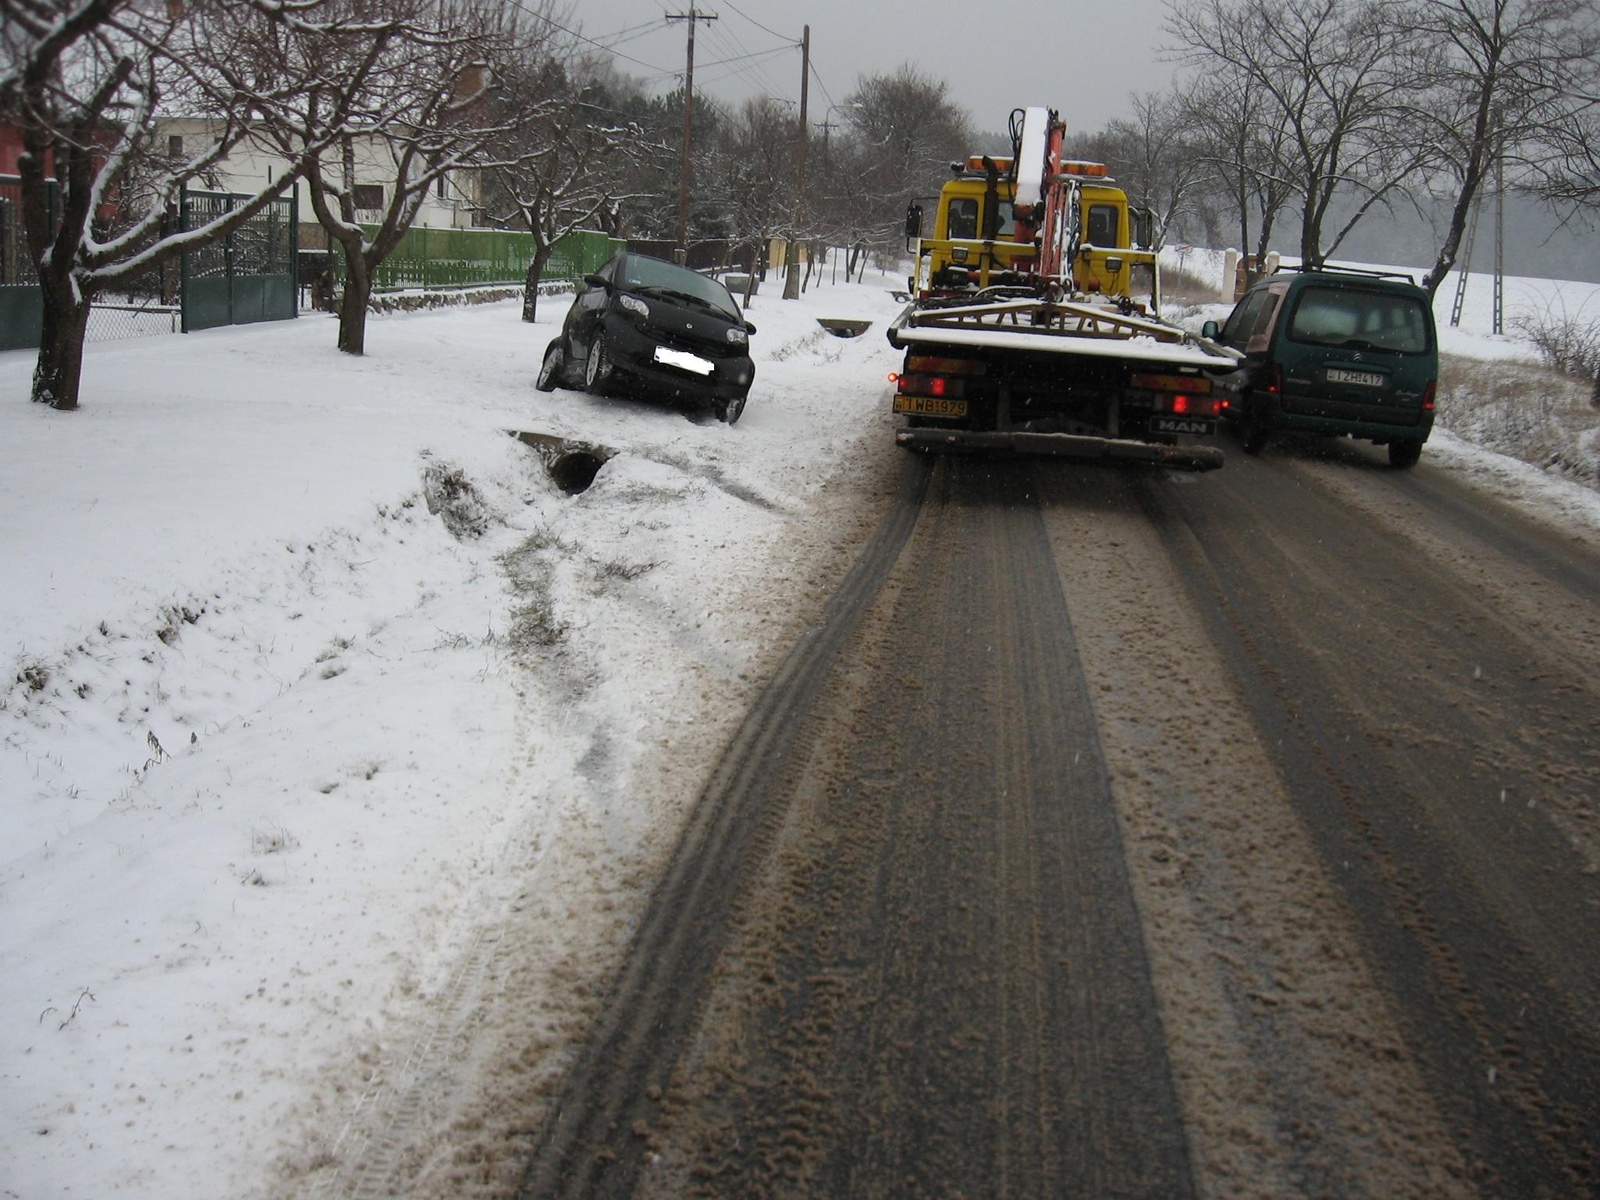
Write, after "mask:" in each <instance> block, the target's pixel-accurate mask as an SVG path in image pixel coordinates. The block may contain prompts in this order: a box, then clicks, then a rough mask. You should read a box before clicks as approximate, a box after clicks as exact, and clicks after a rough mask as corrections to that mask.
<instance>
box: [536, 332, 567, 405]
mask: <svg viewBox="0 0 1600 1200" xmlns="http://www.w3.org/2000/svg"><path fill="white" fill-rule="evenodd" d="M565 365H566V355H565V354H564V353H563V352H562V350H561V339H560V338H557V339H556V340H555V341H553V342H551V343H550V345H549V346H548V347H547V348H546V349H545V352H544V362H543V363H541V364H540V366H539V378H538V379H536V380H534V384H533V386H534V387H536V388H538V389H539V390H540V391H541V392H553V391H555V390H556V384H558V383H560V382H561V370H562V368H563V367H564V366H565Z"/></svg>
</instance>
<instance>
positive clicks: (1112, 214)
mask: <svg viewBox="0 0 1600 1200" xmlns="http://www.w3.org/2000/svg"><path fill="white" fill-rule="evenodd" d="M1117 225H1118V221H1117V207H1116V205H1114V204H1091V205H1090V206H1089V223H1088V226H1087V228H1086V230H1085V232H1086V234H1087V240H1088V241H1089V243H1090V244H1091V245H1094V246H1120V245H1121V244H1122V242H1121V239H1119V238H1118V237H1117Z"/></svg>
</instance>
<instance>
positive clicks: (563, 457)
mask: <svg viewBox="0 0 1600 1200" xmlns="http://www.w3.org/2000/svg"><path fill="white" fill-rule="evenodd" d="M605 463H606V460H605V459H603V458H601V457H600V456H599V455H598V454H590V453H589V452H588V451H587V450H574V451H572V452H570V453H568V454H557V455H555V456H554V457H553V458H551V459H550V460H549V462H548V463H547V464H546V466H547V468H548V469H549V471H550V478H551V479H553V480H555V482H556V486H557V487H558V488H560V489H561V490H562V491H563V492H565V493H567V495H569V496H575V495H577V494H578V493H579V492H583V491H587V490H588V489H589V485H590V484H591V483H593V482H594V477H595V476H596V475H598V474H599V473H600V468H601V467H603V466H605Z"/></svg>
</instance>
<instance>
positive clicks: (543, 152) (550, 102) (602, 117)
mask: <svg viewBox="0 0 1600 1200" xmlns="http://www.w3.org/2000/svg"><path fill="white" fill-rule="evenodd" d="M578 69H579V71H580V72H581V71H582V70H583V67H582V65H581V64H580V65H579V68H578ZM600 99H601V97H600V96H599V94H598V89H597V88H595V87H593V86H591V85H590V84H588V83H586V82H583V79H582V76H581V75H580V77H579V78H577V79H575V78H573V75H572V73H571V72H570V71H569V68H568V65H567V64H565V63H564V62H563V61H561V60H560V59H558V58H556V57H554V56H552V55H549V54H545V53H542V52H541V51H540V50H539V49H538V48H534V49H532V50H525V51H524V52H523V53H522V55H521V56H520V57H519V60H518V61H516V62H515V63H512V64H509V65H508V66H507V68H506V69H505V70H504V71H502V73H501V79H500V86H499V87H498V88H497V89H496V92H495V95H494V98H493V106H494V108H495V110H496V112H497V114H503V115H505V116H508V117H511V118H512V121H511V122H510V123H509V124H508V127H507V128H506V129H505V130H504V132H502V133H500V134H498V135H497V136H496V138H495V139H494V140H493V141H492V142H491V143H490V146H489V152H490V155H491V157H492V158H493V159H494V160H496V165H494V166H492V167H490V168H489V169H488V171H487V175H488V182H489V188H488V215H489V218H490V220H491V221H492V222H493V223H494V224H497V225H502V224H504V225H516V226H519V227H521V228H524V229H526V230H528V231H529V232H530V233H531V234H532V235H533V255H532V257H531V258H530V260H529V263H528V276H527V282H526V287H525V289H524V292H523V300H522V319H523V320H524V321H532V320H534V319H535V317H536V315H537V312H538V300H539V282H540V280H541V279H542V278H543V277H544V270H545V267H546V265H547V264H548V263H549V261H550V255H551V253H552V252H553V251H554V250H555V247H556V244H557V243H558V242H559V241H560V240H561V239H562V238H564V237H566V236H567V235H568V234H570V233H572V232H574V231H575V230H578V229H584V228H593V227H594V226H595V225H597V224H604V223H605V222H606V221H607V220H608V219H610V216H611V214H614V213H615V212H616V211H617V209H618V208H620V207H621V206H622V205H623V204H624V203H626V202H628V201H629V200H631V199H633V196H632V195H631V194H630V193H629V192H628V190H627V187H628V170H627V168H628V166H630V165H631V164H633V163H634V162H636V161H637V160H638V159H639V158H640V156H641V155H644V154H648V150H649V148H648V146H647V145H646V143H645V141H644V138H643V135H642V131H641V130H640V129H639V127H638V126H637V125H633V124H630V123H625V122H622V121H619V120H618V119H617V118H616V116H615V115H614V114H612V113H611V112H609V111H607V110H606V109H604V108H603V107H601V106H600V105H599V104H598V103H597V101H599V100H600Z"/></svg>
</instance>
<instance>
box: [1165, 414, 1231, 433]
mask: <svg viewBox="0 0 1600 1200" xmlns="http://www.w3.org/2000/svg"><path fill="white" fill-rule="evenodd" d="M1150 428H1151V430H1152V431H1153V432H1155V433H1215V432H1216V431H1217V423H1216V422H1215V421H1213V420H1211V419H1210V418H1209V417H1155V418H1153V419H1152V420H1151V422H1150Z"/></svg>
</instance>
